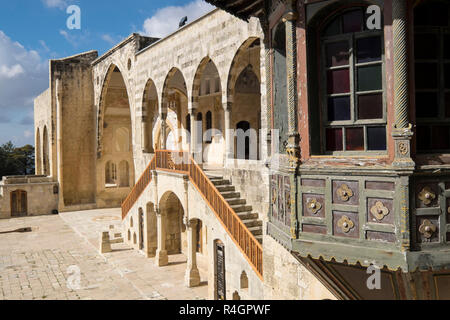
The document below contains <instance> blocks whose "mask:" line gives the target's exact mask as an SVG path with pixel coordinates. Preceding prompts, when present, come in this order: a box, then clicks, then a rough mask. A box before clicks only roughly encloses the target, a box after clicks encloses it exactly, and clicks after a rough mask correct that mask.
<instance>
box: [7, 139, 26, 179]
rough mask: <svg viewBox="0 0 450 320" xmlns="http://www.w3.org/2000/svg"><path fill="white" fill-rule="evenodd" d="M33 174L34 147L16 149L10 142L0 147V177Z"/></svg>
mask: <svg viewBox="0 0 450 320" xmlns="http://www.w3.org/2000/svg"><path fill="white" fill-rule="evenodd" d="M33 174H34V147H33V146H31V145H26V146H23V147H20V148H17V147H15V146H14V145H13V143H12V142H7V143H5V144H3V145H1V146H0V177H4V176H15V175H33Z"/></svg>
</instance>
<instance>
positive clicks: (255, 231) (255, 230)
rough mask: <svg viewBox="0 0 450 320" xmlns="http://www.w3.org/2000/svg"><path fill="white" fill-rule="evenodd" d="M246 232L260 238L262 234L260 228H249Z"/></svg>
mask: <svg viewBox="0 0 450 320" xmlns="http://www.w3.org/2000/svg"><path fill="white" fill-rule="evenodd" d="M248 230H249V231H250V232H251V233H252V234H253V235H254V236H261V235H262V233H263V230H262V228H261V227H251V228H248Z"/></svg>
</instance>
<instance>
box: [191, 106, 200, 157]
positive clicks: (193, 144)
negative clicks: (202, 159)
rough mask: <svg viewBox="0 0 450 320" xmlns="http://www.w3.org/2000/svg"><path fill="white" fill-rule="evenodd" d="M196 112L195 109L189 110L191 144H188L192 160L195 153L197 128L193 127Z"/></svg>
mask: <svg viewBox="0 0 450 320" xmlns="http://www.w3.org/2000/svg"><path fill="white" fill-rule="evenodd" d="M196 115H197V111H196V110H195V109H191V110H189V116H190V117H191V143H190V152H191V156H192V158H193V159H195V155H196V152H197V141H198V138H197V126H196V125H195V121H196Z"/></svg>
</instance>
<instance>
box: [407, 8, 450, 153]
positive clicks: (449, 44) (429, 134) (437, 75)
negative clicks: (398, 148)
mask: <svg viewBox="0 0 450 320" xmlns="http://www.w3.org/2000/svg"><path fill="white" fill-rule="evenodd" d="M449 7H450V6H449V4H448V2H444V1H425V2H423V4H421V5H419V6H417V7H416V8H415V9H414V46H415V50H414V55H415V78H416V79H415V86H416V122H417V135H416V136H417V151H418V152H427V153H449V152H450V125H449V123H450V29H449V27H450V21H449V18H450V13H449Z"/></svg>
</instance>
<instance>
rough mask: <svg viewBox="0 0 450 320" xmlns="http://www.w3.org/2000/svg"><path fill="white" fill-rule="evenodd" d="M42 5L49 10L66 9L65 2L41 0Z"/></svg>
mask: <svg viewBox="0 0 450 320" xmlns="http://www.w3.org/2000/svg"><path fill="white" fill-rule="evenodd" d="M42 2H43V3H44V5H45V6H46V7H49V8H58V9H61V10H63V9H65V8H67V1H66V0H42Z"/></svg>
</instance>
